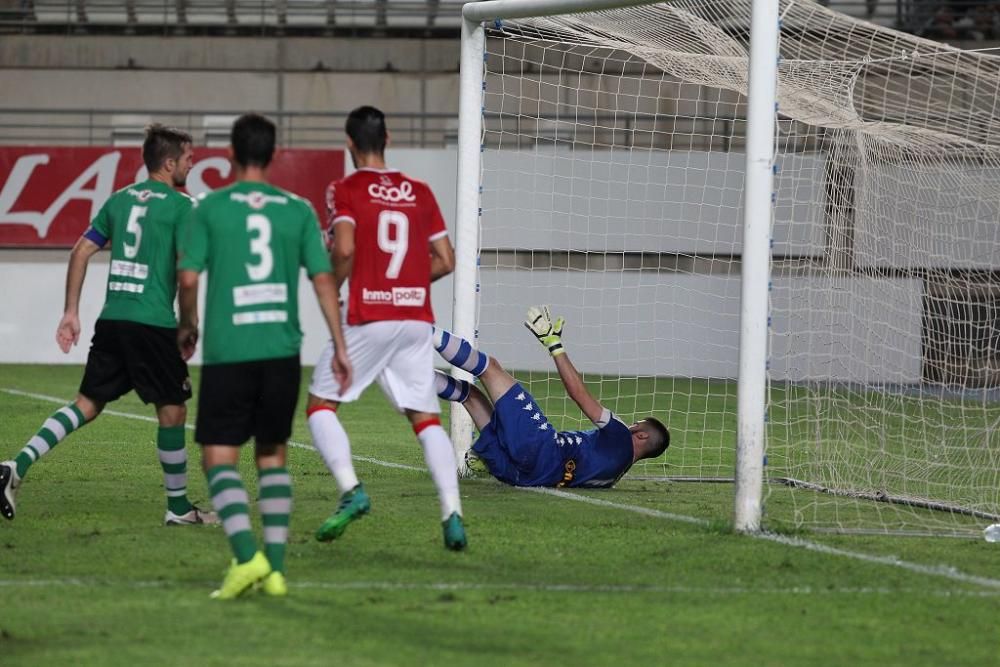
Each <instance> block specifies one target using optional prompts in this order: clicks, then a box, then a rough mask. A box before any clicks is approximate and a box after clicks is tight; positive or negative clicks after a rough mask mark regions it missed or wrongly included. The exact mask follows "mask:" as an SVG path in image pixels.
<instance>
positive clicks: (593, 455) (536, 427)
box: [472, 384, 633, 488]
mask: <svg viewBox="0 0 1000 667" xmlns="http://www.w3.org/2000/svg"><path fill="white" fill-rule="evenodd" d="M493 407H494V410H493V416H492V417H491V418H490V422H489V423H488V424H487V425H486V426H484V427H483V429H482V431H481V432H480V434H479V439H478V440H477V441H476V443H475V444H474V445H473V447H472V449H473V451H474V452H475V453H476V455H477V456H478V457H479V458H480V459H481V460H482V461H483V463H485V464H486V467H487V468H489V471H490V474H492V475H493V476H494V477H496V478H497V479H499V480H500V481H501V482H505V483H507V484H512V485H514V486H554V487H563V486H567V487H580V486H585V487H592V488H601V487H609V486H613V485H614V484H615V482H617V481H618V480H619V479H620V478H621V476H622V475H624V474H625V473H626V472H627V471H628V469H629V468H630V467H632V457H633V451H632V434H631V432H630V431H629V429H628V426H626V425H625V424H624V423H623V422H622V421H621V420H620V419H618V418H617V417H615V416H614V415H613V414H612V413H611V412H610V411H608V410H605V411H604V414H603V415H602V417H601V419H600V420H599V421H598V423H597V425H598V428H596V429H590V430H588V431H562V432H557V431H556V430H555V429H554V428H553V427H552V425H551V424H550V423H549V420H548V419H547V418H546V417H545V414H544V413H542V411H541V409H540V408H539V407H538V404H537V403H536V401H535V399H534V397H533V396H532V395H531V394H530V393H528V392H527V391H525V389H524V387H522V386H521V385H520V384H515V385H514V386H513V387H511V389H510V390H509V391H508V392H507V393H505V394H504V395H503V396H501V397H500V399H499V400H497V402H496V403H495V404H494V406H493Z"/></svg>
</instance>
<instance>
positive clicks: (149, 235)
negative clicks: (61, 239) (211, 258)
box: [84, 180, 192, 327]
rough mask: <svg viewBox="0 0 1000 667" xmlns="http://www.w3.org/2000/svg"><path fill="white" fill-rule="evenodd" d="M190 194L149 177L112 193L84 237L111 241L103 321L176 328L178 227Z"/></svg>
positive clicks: (190, 203)
mask: <svg viewBox="0 0 1000 667" xmlns="http://www.w3.org/2000/svg"><path fill="white" fill-rule="evenodd" d="M191 206H192V201H191V198H190V197H188V196H187V195H185V194H181V193H180V192H177V191H176V190H174V189H173V188H172V187H170V186H169V185H167V184H166V183H161V182H159V181H154V180H148V181H144V182H142V183H136V184H134V185H130V186H128V187H127V188H124V189H123V190H119V191H118V192H116V193H114V194H113V195H111V196H110V197H109V198H108V200H107V201H106V202H105V203H104V206H102V207H101V210H100V212H98V214H97V217H95V218H94V220H93V222H91V223H90V229H88V230H87V232H86V233H85V234H84V236H85V237H87V238H89V239H90V240H92V241H94V242H95V243H97V244H98V245H100V246H104V245H105V243H106V242H107V241H108V240H110V241H111V267H110V272H109V273H108V287H107V298H106V299H105V301H104V309H103V310H102V311H101V315H100V319H102V320H129V321H131V322H139V323H141V324H149V325H152V326H157V327H176V326H177V315H176V314H175V312H174V298H175V297H176V296H177V269H176V266H177V230H178V228H179V227H180V225H181V224H182V223H183V221H184V219H185V218H186V217H187V215H188V213H189V212H190V211H191Z"/></svg>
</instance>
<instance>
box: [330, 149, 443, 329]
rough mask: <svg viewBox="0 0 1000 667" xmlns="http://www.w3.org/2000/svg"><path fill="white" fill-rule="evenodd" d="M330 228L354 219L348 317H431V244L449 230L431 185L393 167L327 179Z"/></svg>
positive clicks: (364, 319) (427, 319)
mask: <svg viewBox="0 0 1000 667" xmlns="http://www.w3.org/2000/svg"><path fill="white" fill-rule="evenodd" d="M326 205H327V209H328V213H329V216H330V217H329V223H330V230H331V232H333V228H334V225H337V224H340V223H349V224H352V225H354V266H353V268H352V270H351V275H350V296H349V298H348V305H347V323H348V324H363V323H365V322H375V321H380V320H420V321H423V322H432V323H433V322H434V313H433V311H432V310H431V298H430V297H431V294H430V286H431V285H430V282H431V254H430V244H431V242H432V241H434V240H436V239H439V238H441V237H443V236H446V235H447V234H448V230H447V229H446V228H445V224H444V218H443V217H442V216H441V209H440V208H438V204H437V200H435V199H434V193H432V192H431V189H430V187H428V186H427V184H426V183H424V182H423V181H418V180H415V179H412V178H409V177H408V176H406V175H405V174H403V173H402V172H399V171H396V170H393V169H369V168H362V169H358V170H357V171H355V172H354V173H353V174H351V175H350V176H346V177H345V178H342V179H341V180H339V181H336V182H334V183H331V184H330V185H329V187H328V188H327V193H326Z"/></svg>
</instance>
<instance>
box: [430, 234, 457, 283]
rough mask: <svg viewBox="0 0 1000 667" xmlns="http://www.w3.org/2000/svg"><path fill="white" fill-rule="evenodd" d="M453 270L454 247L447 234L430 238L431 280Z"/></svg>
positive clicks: (442, 276)
mask: <svg viewBox="0 0 1000 667" xmlns="http://www.w3.org/2000/svg"><path fill="white" fill-rule="evenodd" d="M454 270H455V249H454V248H453V247H452V245H451V240H449V239H448V235H447V234H444V235H443V236H439V237H438V238H436V239H433V240H431V282H434V281H435V280H437V279H438V278H444V277H445V276H446V275H448V274H450V273H451V272H453V271H454Z"/></svg>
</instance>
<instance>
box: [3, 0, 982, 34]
mask: <svg viewBox="0 0 1000 667" xmlns="http://www.w3.org/2000/svg"><path fill="white" fill-rule="evenodd" d="M465 1H466V0H0V31H3V32H8V33H11V32H39V31H44V32H60V31H66V32H74V33H75V32H82V33H86V32H121V33H126V34H128V33H136V32H144V33H152V32H163V33H167V34H184V33H198V32H213V33H217V32H222V33H226V34H282V33H304V34H324V33H337V32H343V31H347V32H357V33H365V32H378V33H386V34H391V33H393V32H413V31H424V32H426V31H434V32H439V33H440V32H445V33H454V34H455V35H457V34H458V31H459V28H460V26H461V7H462V4H464V2H465ZM820 2H821V4H824V5H827V6H828V7H830V8H831V9H835V10H837V11H839V12H841V13H844V14H847V15H848V16H852V17H854V18H858V19H862V20H866V21H871V22H872V23H877V24H879V25H882V26H885V27H891V28H896V29H899V30H904V31H907V32H913V33H915V34H918V35H923V36H926V37H931V38H934V39H945V40H950V39H954V40H990V39H1000V6H998V3H996V2H993V1H991V0H825V1H824V0H820Z"/></svg>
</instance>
